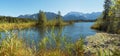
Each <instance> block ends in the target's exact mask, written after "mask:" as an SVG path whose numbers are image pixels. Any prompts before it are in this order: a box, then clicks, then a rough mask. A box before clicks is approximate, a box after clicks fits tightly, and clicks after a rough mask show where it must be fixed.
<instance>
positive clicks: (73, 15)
mask: <svg viewBox="0 0 120 56" xmlns="http://www.w3.org/2000/svg"><path fill="white" fill-rule="evenodd" d="M101 14H102V13H101V12H93V13H81V12H70V13H67V14H66V15H64V16H63V19H64V20H65V21H69V20H96V19H97V17H99V16H100V15H101ZM37 15H38V13H36V14H32V15H20V16H18V17H19V18H32V19H37V18H38V16H37ZM56 16H57V14H55V13H52V12H46V17H47V19H48V20H51V19H54V18H55V17H56Z"/></svg>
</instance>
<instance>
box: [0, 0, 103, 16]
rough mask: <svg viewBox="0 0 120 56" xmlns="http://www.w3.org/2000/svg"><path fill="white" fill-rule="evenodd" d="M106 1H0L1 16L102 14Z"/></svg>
mask: <svg viewBox="0 0 120 56" xmlns="http://www.w3.org/2000/svg"><path fill="white" fill-rule="evenodd" d="M103 4H104V0H0V15H5V16H18V15H21V14H22V15H23V14H34V13H37V12H39V10H43V11H46V12H55V13H57V12H58V11H61V14H62V15H65V14H66V13H68V12H71V11H75V12H84V13H91V12H101V11H103Z"/></svg>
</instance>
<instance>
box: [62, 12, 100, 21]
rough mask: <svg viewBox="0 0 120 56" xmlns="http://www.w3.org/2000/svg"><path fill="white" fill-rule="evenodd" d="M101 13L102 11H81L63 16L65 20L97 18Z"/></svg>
mask: <svg viewBox="0 0 120 56" xmlns="http://www.w3.org/2000/svg"><path fill="white" fill-rule="evenodd" d="M100 15H101V12H93V13H81V12H70V13H68V14H66V15H65V16H64V17H63V18H64V20H96V19H97V17H99V16H100Z"/></svg>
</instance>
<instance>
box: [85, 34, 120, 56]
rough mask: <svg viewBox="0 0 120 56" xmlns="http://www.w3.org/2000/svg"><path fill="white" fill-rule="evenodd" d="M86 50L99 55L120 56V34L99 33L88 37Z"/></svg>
mask: <svg viewBox="0 0 120 56" xmlns="http://www.w3.org/2000/svg"><path fill="white" fill-rule="evenodd" d="M86 41H87V42H88V44H87V45H86V52H90V53H91V55H95V54H96V55H97V56H119V55H120V35H117V34H108V33H97V34H95V35H93V36H88V37H87V38H86Z"/></svg>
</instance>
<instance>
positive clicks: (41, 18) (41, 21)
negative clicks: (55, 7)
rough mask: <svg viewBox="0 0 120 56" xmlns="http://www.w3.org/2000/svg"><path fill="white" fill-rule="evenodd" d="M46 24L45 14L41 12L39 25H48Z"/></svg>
mask: <svg viewBox="0 0 120 56" xmlns="http://www.w3.org/2000/svg"><path fill="white" fill-rule="evenodd" d="M46 23H47V19H46V15H45V12H43V11H39V14H38V24H39V25H46Z"/></svg>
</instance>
